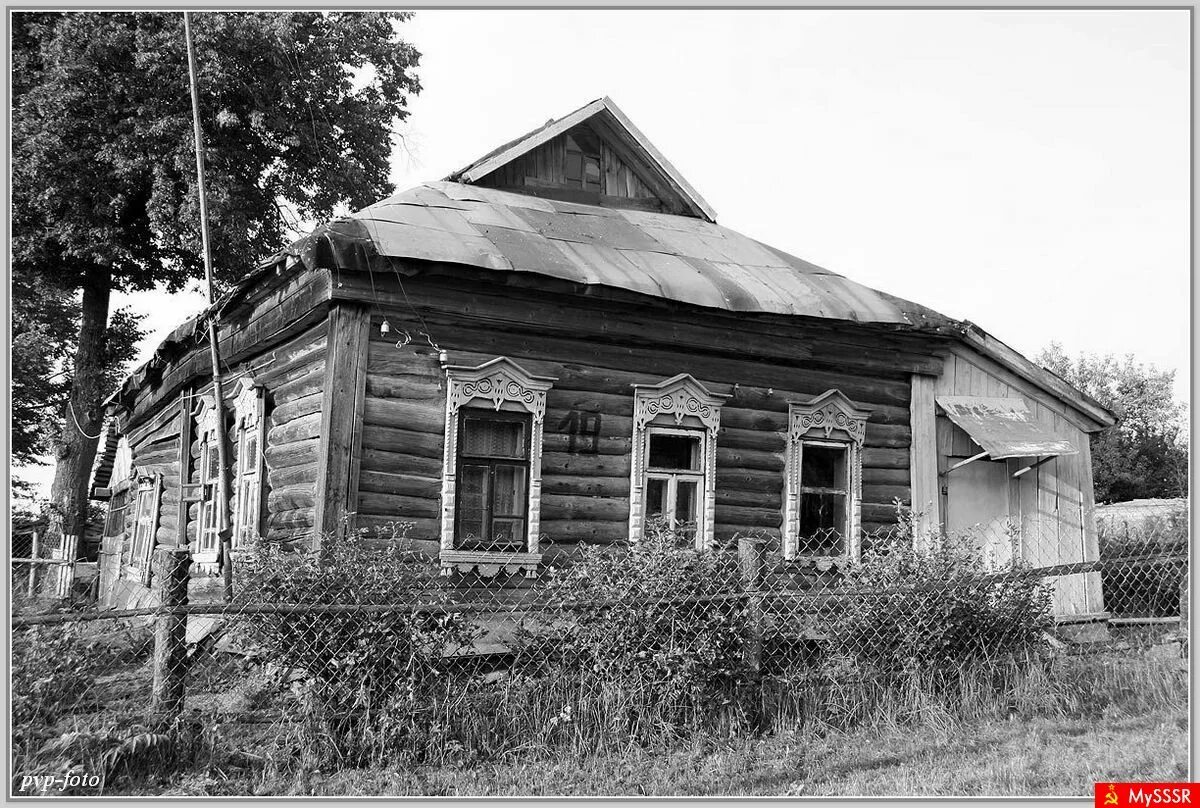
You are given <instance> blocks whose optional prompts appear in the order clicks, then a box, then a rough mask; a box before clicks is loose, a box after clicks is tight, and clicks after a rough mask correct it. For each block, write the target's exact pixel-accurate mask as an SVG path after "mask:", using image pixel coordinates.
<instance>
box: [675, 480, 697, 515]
mask: <svg viewBox="0 0 1200 808" xmlns="http://www.w3.org/2000/svg"><path fill="white" fill-rule="evenodd" d="M696 487H697V486H696V481H695V480H678V481H677V482H676V483H675V523H676V524H679V523H682V522H695V521H697V520H696V499H697V498H696Z"/></svg>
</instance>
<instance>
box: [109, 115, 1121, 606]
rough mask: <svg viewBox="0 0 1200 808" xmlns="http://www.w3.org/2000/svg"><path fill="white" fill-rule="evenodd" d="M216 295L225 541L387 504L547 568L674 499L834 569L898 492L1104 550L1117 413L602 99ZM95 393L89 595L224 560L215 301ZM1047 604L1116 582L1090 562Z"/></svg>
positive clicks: (352, 519)
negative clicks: (114, 388)
mask: <svg viewBox="0 0 1200 808" xmlns="http://www.w3.org/2000/svg"><path fill="white" fill-rule="evenodd" d="M210 314H211V315H212V316H215V317H217V318H218V320H219V328H220V331H219V333H220V340H221V351H222V355H223V360H224V362H225V363H226V365H227V367H228V369H229V371H228V373H229V375H228V377H227V379H228V380H227V383H226V387H225V390H226V393H227V398H228V401H227V402H226V404H227V412H228V421H227V423H228V427H229V441H230V449H231V456H232V457H233V458H234V468H233V470H232V479H233V486H232V500H233V501H232V511H233V519H234V523H235V537H234V542H235V548H236V546H237V545H238V544H241V543H242V542H244V541H245V540H246V538H247V537H249V536H252V535H255V534H258V535H261V536H265V537H266V538H267V539H268V540H271V541H278V542H296V543H309V544H311V543H315V542H321V541H322V540H323V537H324V536H327V535H330V534H333V533H336V532H337V531H339V530H343V529H345V528H346V526H347V525H350V526H353V527H356V528H381V529H384V530H386V529H387V528H388V526H389V525H392V524H394V523H397V522H404V523H408V525H409V526H410V527H409V528H408V529H407V535H408V536H409V537H410V538H411V539H413V540H414V541H415V543H416V546H418V547H420V548H423V549H424V550H426V551H427V552H428V553H429V554H430V556H433V557H436V558H437V559H439V561H440V563H441V565H442V567H443V569H444V571H446V572H448V573H452V572H454V571H458V570H476V571H479V572H482V573H484V574H493V573H496V572H499V571H504V572H508V573H516V572H524V573H525V574H527V575H530V576H532V575H536V574H537V572H538V570H539V569H541V568H542V567H543V566H544V565H546V564H548V563H554V562H555V559H558V558H562V557H563V556H564V553H566V554H569V551H570V549H571V548H572V547H573V546H575V545H577V544H578V543H580V542H591V543H602V544H603V543H615V542H624V541H635V542H636V541H638V540H639V538H640V536H641V533H642V529H643V524H644V521H645V519H646V518H647V517H649V516H651V515H663V516H664V518H666V519H668V520H672V521H675V522H677V523H680V524H685V525H687V526H688V527H689V528H690V529H692V530H693V534H694V536H695V542H696V546H697V548H698V549H701V550H704V549H708V548H713V547H716V546H719V545H722V544H724V543H726V542H728V541H729V540H730V539H731V538H732V537H734V536H735V535H736V534H738V533H745V532H748V531H755V532H759V533H765V534H768V535H771V536H773V537H775V538H777V539H778V541H779V543H780V545H781V548H782V549H781V552H782V554H783V555H784V557H785V558H786V559H787V560H788V561H789V562H790V563H792V564H794V565H796V566H797V567H799V568H804V567H806V566H811V567H815V568H817V569H821V570H829V569H830V568H835V567H837V566H839V565H840V564H842V563H844V562H845V561H846V560H847V559H852V558H855V557H857V556H858V555H859V554H860V553H861V551H862V540H861V539H862V537H863V536H864V535H867V534H869V533H870V532H872V531H876V530H880V529H883V528H886V527H887V526H888V525H889V524H892V523H893V522H894V520H895V517H896V510H895V507H894V504H893V503H894V501H895V500H900V501H902V502H904V503H906V504H909V505H911V506H912V507H913V508H914V510H916V511H919V512H920V513H922V515H923V519H924V520H925V523H926V524H927V525H929V526H931V527H944V528H946V529H950V530H960V529H967V528H970V529H974V530H976V531H978V533H979V536H980V539H979V547H980V552H983V553H987V554H988V557H989V559H991V561H990V562H989V563H993V562H994V563H997V564H999V563H1003V562H1004V561H1006V560H1007V559H1010V558H1013V557H1018V558H1020V559H1023V560H1025V561H1027V562H1029V563H1032V564H1034V565H1049V564H1056V563H1065V562H1077V561H1082V560H1089V559H1095V558H1096V557H1097V546H1096V532H1095V526H1094V522H1093V518H1092V515H1091V513H1092V511H1091V508H1092V477H1091V470H1090V462H1089V451H1088V436H1089V434H1091V433H1094V432H1097V431H1098V430H1101V429H1104V428H1106V427H1108V426H1111V425H1112V424H1113V423H1114V418H1113V416H1112V414H1111V413H1109V412H1108V411H1106V410H1105V409H1104V408H1102V407H1101V406H1099V405H1098V404H1097V403H1096V402H1095V401H1093V400H1091V399H1089V398H1088V397H1087V396H1086V395H1084V394H1082V393H1081V392H1079V391H1078V390H1075V389H1074V388H1072V387H1071V386H1069V385H1068V384H1066V383H1065V382H1064V381H1063V380H1061V379H1060V378H1058V377H1057V376H1054V375H1053V374H1051V373H1049V372H1048V371H1046V370H1044V369H1043V368H1041V367H1039V366H1037V365H1036V364H1034V363H1032V362H1030V361H1029V360H1027V359H1026V358H1025V357H1023V356H1021V355H1020V354H1018V353H1017V352H1016V351H1014V350H1013V349H1011V348H1009V347H1008V346H1006V345H1005V344H1003V343H1002V342H1000V341H999V340H997V339H995V338H994V337H992V336H990V335H988V334H986V333H984V332H983V331H982V330H980V329H979V328H977V327H976V326H974V325H972V324H970V323H968V322H960V321H956V320H952V319H950V318H948V317H945V316H943V315H941V314H938V313H937V312H934V311H932V310H930V309H927V308H925V307H923V306H920V305H918V304H915V303H910V302H908V301H906V300H901V299H899V298H896V297H893V296H891V295H889V294H885V293H883V292H878V291H875V290H872V289H869V288H867V287H865V286H862V285H860V284H858V283H855V282H854V281H852V280H850V279H848V278H845V277H843V276H841V275H838V274H836V273H834V272H831V271H829V270H826V269H823V268H821V267H819V266H815V265H813V264H810V263H808V262H807V261H804V260H802V259H799V258H796V257H794V256H791V255H788V254H787V253H785V252H782V251H781V250H778V249H776V248H774V247H771V246H769V245H766V244H762V243H760V242H757V241H755V240H753V239H751V238H748V237H746V236H743V235H741V234H739V233H736V232H734V231H732V230H729V229H727V228H724V227H722V226H720V225H719V224H717V223H716V214H715V212H714V211H713V209H712V207H711V206H710V205H709V204H708V203H707V202H706V201H705V200H704V199H703V198H702V197H701V196H700V195H699V194H698V193H697V192H696V191H695V189H693V188H692V186H691V185H690V184H689V183H688V182H687V180H686V179H684V178H683V177H682V176H680V174H679V172H678V171H676V170H675V168H674V167H673V166H672V165H671V164H670V163H669V162H668V161H667V160H666V158H664V157H663V155H662V154H661V153H660V152H659V151H658V150H657V149H656V148H655V147H654V146H653V145H652V144H651V143H650V142H649V141H648V140H647V139H646V138H645V137H644V136H643V135H642V133H641V132H639V131H638V129H637V128H636V127H635V126H634V125H633V123H631V122H630V121H629V119H628V118H626V117H625V115H624V114H623V113H622V112H621V111H620V110H619V109H618V108H617V107H616V105H614V104H613V103H612V101H610V100H609V99H607V98H605V99H601V100H598V101H594V102H592V103H590V104H587V105H586V106H584V107H582V108H580V109H578V110H576V111H575V112H572V113H571V114H569V115H567V116H565V117H563V118H560V119H558V120H555V121H551V122H550V123H548V124H546V125H545V126H543V127H541V128H540V129H537V130H536V131H534V132H531V133H529V134H527V135H525V136H524V137H521V138H519V139H517V140H514V141H512V142H510V143H508V144H506V145H504V146H502V147H500V148H498V149H496V150H495V151H494V152H492V153H490V154H488V155H487V156H485V157H483V158H481V159H479V160H477V161H475V162H473V163H471V164H470V165H468V166H467V167H465V168H463V169H462V170H460V171H457V172H455V173H454V174H452V175H451V176H450V177H448V178H447V179H446V180H444V181H442V182H431V183H427V184H424V185H420V186H418V187H416V188H412V189H410V190H407V191H404V192H402V193H398V194H396V195H395V196H392V197H390V198H388V199H385V200H382V201H381V202H378V203H376V204H374V205H371V206H370V207H368V208H366V209H364V210H361V211H359V212H358V213H355V214H354V215H352V216H349V217H347V218H342V219H337V220H335V221H332V222H330V223H329V224H327V225H324V226H322V227H319V228H318V229H317V230H315V231H314V232H313V233H311V234H310V235H309V236H307V237H306V238H303V239H301V240H300V241H298V242H296V243H295V244H293V245H292V246H291V247H290V248H288V249H287V250H285V251H283V252H281V253H280V254H278V255H276V256H273V257H272V258H270V259H269V260H267V261H265V262H264V263H262V264H261V265H260V266H259V267H258V268H257V269H255V270H254V271H253V272H251V273H249V274H248V275H246V276H245V278H244V279H243V280H242V281H241V282H240V283H239V284H237V286H236V288H234V289H232V290H231V291H230V292H229V293H228V294H227V295H225V296H224V298H223V299H222V300H220V301H219V303H218V304H217V305H216V306H215V307H214V308H213V310H212V311H211V312H210ZM109 405H110V408H109V411H110V413H111V414H112V415H113V416H114V417H115V419H116V422H117V423H118V425H119V430H117V431H114V432H113V433H112V436H111V437H110V441H117V442H124V444H125V445H126V446H127V447H128V452H129V462H128V473H127V475H126V478H125V479H124V480H123V481H117V482H116V483H114V481H113V480H111V479H104V480H98V481H97V483H98V484H97V487H96V492H97V493H98V494H99V495H100V496H107V495H112V494H113V493H114V492H115V491H117V490H118V488H119V486H124V488H123V489H122V490H123V491H124V492H125V493H124V494H123V507H124V509H125V513H126V517H125V518H124V519H123V520H120V519H117V520H110V529H109V531H108V534H109V535H108V537H107V538H106V540H105V541H106V555H104V558H105V559H107V561H106V563H107V565H108V566H107V569H106V572H105V594H104V597H105V598H106V602H107V603H109V604H111V605H126V604H129V603H131V602H133V601H137V600H138V599H142V598H145V597H146V596H147V595H146V589H145V587H146V585H147V583H148V581H149V571H148V569H149V568H148V559H149V557H150V553H151V551H152V549H153V547H154V546H156V545H185V544H186V545H187V546H189V547H190V548H191V551H192V555H193V558H194V561H195V564H194V567H193V569H195V570H197V571H198V572H199V574H200V575H215V574H216V563H217V557H218V547H217V542H216V536H217V529H216V527H217V526H216V520H215V516H214V513H215V508H214V507H213V503H214V501H215V500H214V497H215V490H216V488H215V486H214V484H213V481H214V468H215V457H216V447H215V443H214V435H215V419H214V412H215V410H214V407H213V402H212V400H211V385H210V382H209V355H208V347H207V340H206V329H205V326H204V321H203V319H202V318H197V319H194V320H191V321H189V322H187V323H184V324H183V325H181V326H180V327H179V328H178V329H177V330H176V331H175V332H174V333H173V334H171V336H170V337H168V338H167V339H166V340H165V341H164V342H163V343H162V345H161V346H160V347H159V348H158V350H157V352H156V353H155V355H154V357H153V358H152V359H151V360H150V361H149V362H148V363H146V364H145V365H144V366H142V367H141V368H139V369H138V370H137V371H136V372H135V373H133V374H132V376H130V378H129V379H128V380H127V381H126V382H125V384H124V386H123V387H122V388H121V389H120V390H119V391H118V392H117V393H116V394H114V396H113V397H112V399H111V400H110V402H109ZM968 461H969V462H968ZM1006 525H1012V526H1013V527H1014V528H1015V529H1009V530H1006V529H1005V528H1006ZM1056 608H1057V610H1058V611H1059V612H1061V613H1078V614H1084V613H1096V612H1100V611H1102V609H1103V604H1102V603H1101V600H1100V590H1099V586H1098V581H1097V580H1096V576H1095V574H1086V575H1085V574H1076V575H1073V576H1064V577H1062V578H1060V579H1059V580H1058V583H1057V593H1056Z"/></svg>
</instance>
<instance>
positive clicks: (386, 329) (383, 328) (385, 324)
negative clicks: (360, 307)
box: [379, 320, 392, 337]
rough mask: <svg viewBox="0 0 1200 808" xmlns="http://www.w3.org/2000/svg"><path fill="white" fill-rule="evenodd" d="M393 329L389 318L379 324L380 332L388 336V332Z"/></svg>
mask: <svg viewBox="0 0 1200 808" xmlns="http://www.w3.org/2000/svg"><path fill="white" fill-rule="evenodd" d="M391 330H392V327H391V326H390V325H388V321H387V320H384V321H383V322H382V323H380V324H379V333H380V334H383V336H385V337H386V336H387V335H388V332H389V331H391Z"/></svg>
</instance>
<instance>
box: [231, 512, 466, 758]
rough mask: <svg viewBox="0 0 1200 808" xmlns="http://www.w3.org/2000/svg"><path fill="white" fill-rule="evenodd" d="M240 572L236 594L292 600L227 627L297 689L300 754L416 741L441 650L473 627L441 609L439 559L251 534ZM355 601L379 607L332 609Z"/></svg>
mask: <svg viewBox="0 0 1200 808" xmlns="http://www.w3.org/2000/svg"><path fill="white" fill-rule="evenodd" d="M242 578H243V582H242V583H241V585H240V586H239V592H240V593H241V595H240V597H239V600H240V601H241V603H242V604H245V605H247V606H252V607H255V608H262V607H270V606H272V605H274V606H280V605H286V604H297V605H299V606H300V607H301V608H298V609H296V610H294V611H290V610H284V611H265V612H262V611H254V610H252V609H247V610H245V611H243V613H242V614H241V616H240V617H239V618H238V620H237V622H236V624H235V628H234V630H235V631H238V632H239V633H240V634H241V635H242V636H240V637H239V638H238V639H239V642H247V643H249V644H251V645H252V646H257V650H258V651H259V653H260V655H261V658H262V659H263V660H264V661H265V662H267V663H269V664H271V665H273V666H274V667H276V668H277V669H279V670H280V671H281V673H283V674H284V675H285V676H287V677H288V678H289V679H290V680H291V681H292V683H293V686H294V689H296V690H297V691H298V694H299V697H300V708H301V712H300V715H301V717H302V719H303V721H302V722H301V727H302V730H301V732H300V734H299V735H298V736H297V740H298V742H299V744H300V746H301V751H302V752H304V753H306V754H307V755H308V756H310V757H312V758H313V759H315V760H328V759H329V758H330V757H331V756H334V757H337V758H341V759H344V760H348V761H349V762H351V763H353V764H355V765H358V764H362V763H364V762H366V761H368V760H369V759H372V758H375V759H378V758H380V757H384V756H390V755H392V754H393V753H396V752H399V751H411V750H412V749H414V748H417V747H419V746H421V745H422V742H421V741H420V739H421V738H422V737H423V736H424V735H425V734H427V733H428V732H429V731H430V724H431V723H432V721H433V718H432V703H433V701H434V694H435V692H436V691H437V690H438V688H439V687H440V686H442V685H443V684H444V679H445V677H446V676H447V670H448V657H449V656H451V655H453V654H454V653H455V652H456V651H458V650H459V649H461V648H462V647H464V646H467V645H469V644H470V643H471V640H472V637H473V631H472V628H471V626H470V624H469V623H468V622H467V621H466V620H465V619H464V618H463V616H462V615H461V614H455V613H448V612H444V611H443V612H439V610H438V608H437V607H438V605H439V604H441V603H444V602H446V600H447V598H446V597H445V595H444V594H443V593H442V592H441V591H440V590H439V589H438V587H437V567H436V565H434V564H432V563H430V562H429V561H428V560H426V559H422V558H419V557H417V556H416V555H415V554H413V553H411V552H409V551H408V550H407V549H406V548H405V547H403V546H402V545H400V546H397V545H394V544H390V545H388V546H386V547H383V548H379V547H375V546H372V545H371V544H369V543H368V541H367V540H366V538H365V537H364V536H363V535H360V534H351V535H349V536H348V537H345V538H336V537H329V538H326V539H325V540H324V541H323V542H322V549H321V550H320V551H309V550H295V551H289V549H288V548H285V547H280V546H279V545H276V544H268V543H265V542H260V543H259V544H258V545H256V546H255V548H254V549H253V551H252V552H251V554H250V555H249V557H248V558H247V559H246V560H244V561H243V564H242ZM354 606H366V607H369V606H379V607H386V608H381V609H379V610H372V609H369V608H368V609H355V608H349V609H343V608H341V607H354ZM303 607H310V608H307V609H306V608H303ZM321 607H326V608H325V609H322V608H321Z"/></svg>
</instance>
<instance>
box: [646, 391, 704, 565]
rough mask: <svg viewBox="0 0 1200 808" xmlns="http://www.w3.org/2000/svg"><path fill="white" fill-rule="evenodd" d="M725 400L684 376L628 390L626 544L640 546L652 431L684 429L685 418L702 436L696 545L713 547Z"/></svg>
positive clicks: (702, 548) (698, 548) (697, 546)
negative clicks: (630, 454)
mask: <svg viewBox="0 0 1200 808" xmlns="http://www.w3.org/2000/svg"><path fill="white" fill-rule="evenodd" d="M727 398H728V396H724V395H718V394H716V393H713V392H711V391H709V390H708V388H706V387H705V386H704V385H702V384H700V382H698V381H696V379H694V378H693V377H692V376H691V375H689V374H687V373H680V374H679V375H677V376H672V377H671V378H669V379H666V380H665V381H662V382H659V383H658V384H635V385H634V386H633V445H632V451H633V457H632V462H631V463H630V466H631V469H630V478H629V540H630V541H631V542H637V541H641V539H642V536H643V523H644V522H645V511H646V490H645V486H646V458H647V456H648V452H649V441H650V434H651V431H652V430H650V429H648V427H651V426H660V425H661V426H674V427H676V428H678V427H681V426H684V424H685V419H689V420H692V421H693V423H695V422H698V423H699V424H700V427H701V428H700V429H699V430H697V431H698V432H699V433H700V435H701V446H700V458H701V463H700V467H701V469H702V471H703V473H704V482H703V485H702V486H701V495H700V503H699V508H698V509H697V510H698V512H699V513H698V514H697V516H698V518H697V520H696V521H697V524H696V539H695V545H696V549H697V550H704V549H708V548H711V547H713V546H714V545H715V543H716V539H715V515H716V503H717V489H716V485H717V474H716V469H717V433H718V432H719V431H720V429H721V405H722V404H723V403H724V401H725V399H727Z"/></svg>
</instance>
